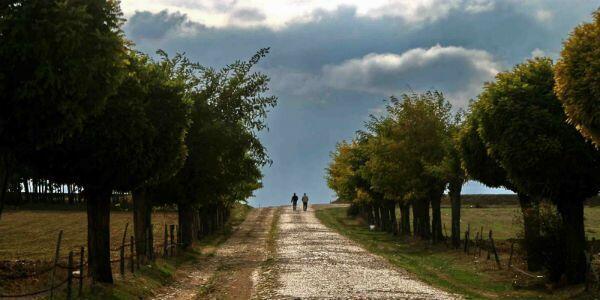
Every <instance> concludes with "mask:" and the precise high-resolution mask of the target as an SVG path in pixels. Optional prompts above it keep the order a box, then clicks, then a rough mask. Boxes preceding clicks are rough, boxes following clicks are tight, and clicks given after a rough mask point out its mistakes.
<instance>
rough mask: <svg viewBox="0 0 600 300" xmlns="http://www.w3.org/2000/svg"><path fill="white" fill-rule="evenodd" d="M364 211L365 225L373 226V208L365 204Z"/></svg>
mask: <svg viewBox="0 0 600 300" xmlns="http://www.w3.org/2000/svg"><path fill="white" fill-rule="evenodd" d="M364 210H365V214H366V219H367V223H369V225H373V222H374V221H373V206H372V205H371V204H366V205H365V206H364Z"/></svg>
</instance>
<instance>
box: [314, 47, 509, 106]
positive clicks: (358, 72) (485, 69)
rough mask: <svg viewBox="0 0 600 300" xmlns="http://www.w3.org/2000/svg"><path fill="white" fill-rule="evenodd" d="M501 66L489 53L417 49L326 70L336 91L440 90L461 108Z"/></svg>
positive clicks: (457, 49) (349, 61) (374, 57)
mask: <svg viewBox="0 0 600 300" xmlns="http://www.w3.org/2000/svg"><path fill="white" fill-rule="evenodd" d="M498 70H499V65H498V63H496V62H495V61H494V60H493V57H492V56H491V55H490V54H489V53H487V52H486V51H482V50H476V49H465V48H462V47H453V46H450V47H442V46H440V45H436V46H433V47H431V48H429V49H424V48H415V49H411V50H408V51H406V52H404V53H402V54H394V53H384V54H377V53H371V54H368V55H365V56H363V57H361V58H355V59H350V60H347V61H344V62H342V63H341V64H337V65H327V66H325V67H324V68H323V75H324V81H325V82H327V83H328V84H329V85H331V86H332V87H334V88H338V89H346V90H355V91H362V92H369V93H373V94H379V95H384V96H389V95H392V94H396V95H397V94H399V93H402V92H405V91H407V90H409V89H414V90H417V91H418V90H425V89H438V90H440V91H442V92H444V93H446V94H447V95H448V96H449V98H450V99H451V100H452V101H453V102H454V104H457V105H459V106H462V105H464V104H465V103H467V101H468V100H469V99H470V98H472V97H475V96H476V95H477V94H478V93H479V90H480V89H481V86H482V84H483V82H485V81H487V80H490V79H492V78H493V76H494V75H495V74H496V73H498Z"/></svg>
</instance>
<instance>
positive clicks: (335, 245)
mask: <svg viewBox="0 0 600 300" xmlns="http://www.w3.org/2000/svg"><path fill="white" fill-rule="evenodd" d="M275 264H276V266H277V273H278V284H277V287H276V290H275V297H274V298H280V299H324V298H325V299H327V298H329V299H357V298H358V299H454V298H456V296H454V295H450V294H448V293H446V292H443V291H441V290H438V289H436V288H433V287H431V286H428V285H427V284H425V283H423V282H420V281H418V280H416V279H414V278H413V277H412V276H410V275H409V274H408V273H407V272H405V271H403V270H400V269H398V268H395V267H394V266H392V265H391V264H389V263H388V262H387V261H385V260H384V259H382V258H380V257H378V256H376V255H373V254H371V253H369V252H367V251H366V250H364V249H363V248H361V247H359V246H358V245H357V244H356V243H354V242H352V241H350V240H349V239H347V238H345V237H343V236H341V235H340V234H338V233H336V232H334V231H332V230H330V229H328V228H327V227H325V226H324V225H323V224H321V223H320V222H319V221H318V220H317V218H316V217H315V214H314V211H313V210H312V208H310V207H309V210H308V211H307V212H303V211H295V212H294V211H292V209H291V208H289V207H286V208H284V209H283V210H282V213H281V216H280V220H279V235H278V238H277V258H276V262H275Z"/></svg>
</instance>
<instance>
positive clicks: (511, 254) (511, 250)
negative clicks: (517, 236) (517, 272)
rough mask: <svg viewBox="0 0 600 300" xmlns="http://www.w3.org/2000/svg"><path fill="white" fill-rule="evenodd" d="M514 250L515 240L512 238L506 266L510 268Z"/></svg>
mask: <svg viewBox="0 0 600 300" xmlns="http://www.w3.org/2000/svg"><path fill="white" fill-rule="evenodd" d="M514 250H515V241H514V240H513V241H512V243H510V256H509V257H508V267H509V268H510V267H511V265H512V258H513V251H514Z"/></svg>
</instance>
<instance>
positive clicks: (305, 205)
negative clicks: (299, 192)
mask: <svg viewBox="0 0 600 300" xmlns="http://www.w3.org/2000/svg"><path fill="white" fill-rule="evenodd" d="M307 208H308V196H306V193H304V196H302V210H304V211H306V209H307Z"/></svg>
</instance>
